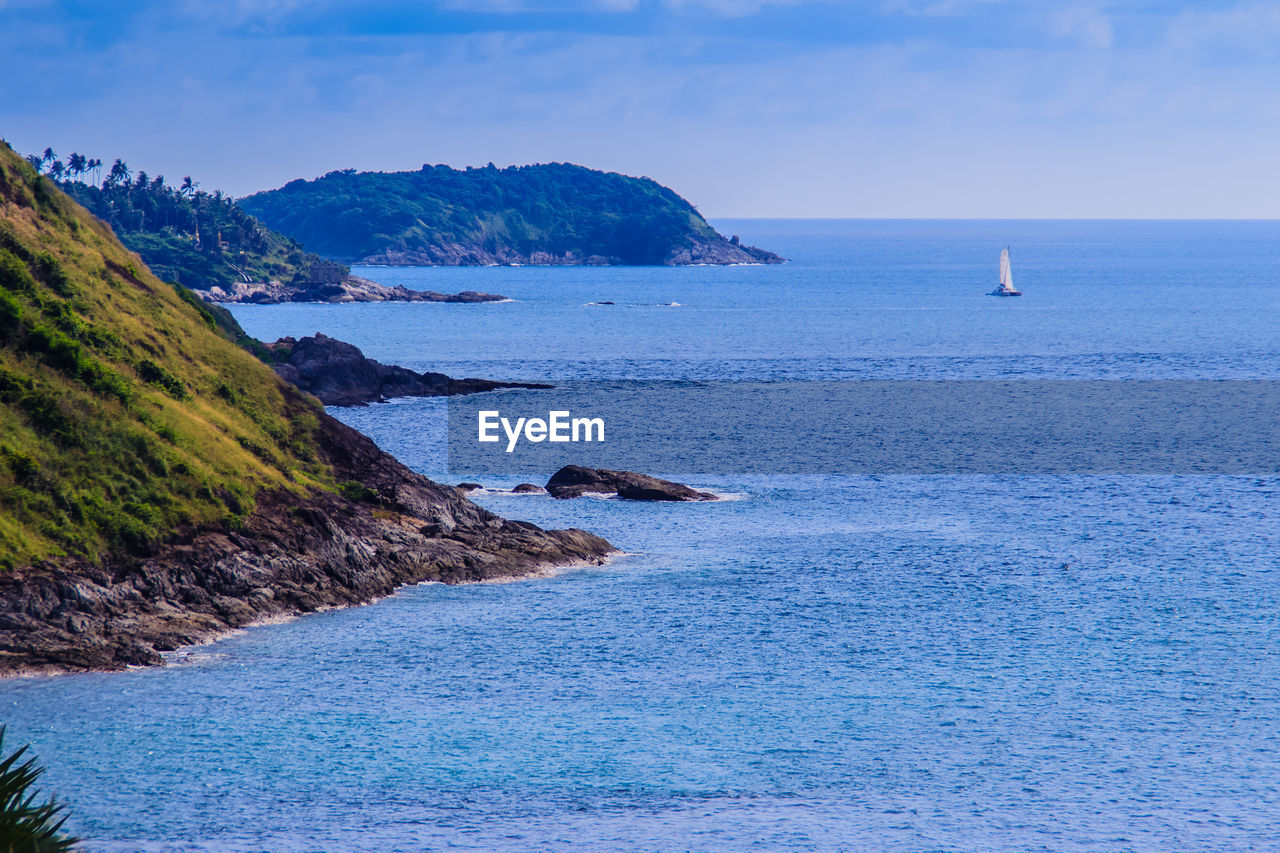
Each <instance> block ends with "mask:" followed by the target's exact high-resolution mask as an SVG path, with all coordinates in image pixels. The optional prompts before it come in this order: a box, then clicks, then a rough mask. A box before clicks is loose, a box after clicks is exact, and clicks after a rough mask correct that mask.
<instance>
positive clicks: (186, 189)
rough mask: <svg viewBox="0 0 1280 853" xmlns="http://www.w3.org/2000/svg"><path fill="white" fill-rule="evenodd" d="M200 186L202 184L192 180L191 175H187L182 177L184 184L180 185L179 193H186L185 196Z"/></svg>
mask: <svg viewBox="0 0 1280 853" xmlns="http://www.w3.org/2000/svg"><path fill="white" fill-rule="evenodd" d="M198 186H200V185H199V184H197V183H196V182H195V181H193V180H191V176H190V175H187V176H186V177H185V178H183V179H182V186H180V187H178V195H184V196H187V195H191V194H192V193H193V192H195V191H196V187H198Z"/></svg>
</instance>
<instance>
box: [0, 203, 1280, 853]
mask: <svg viewBox="0 0 1280 853" xmlns="http://www.w3.org/2000/svg"><path fill="white" fill-rule="evenodd" d="M725 228H726V229H731V230H732V231H734V232H736V233H740V234H741V235H742V237H743V238H744V239H745V240H747V241H748V242H754V243H759V244H760V245H763V246H766V247H768V248H772V249H776V250H778V251H780V252H782V253H783V254H785V255H787V256H788V257H790V258H792V259H793V262H792V263H791V264H788V265H786V266H784V267H738V268H727V269H720V268H693V269H685V270H663V269H617V270H614V269H537V268H514V269H463V270H421V269H366V270H363V271H362V273H363V274H365V275H368V276H369V277H372V278H377V279H380V280H383V281H387V282H390V283H404V284H407V285H409V286H414V287H422V288H429V289H434V290H445V291H453V290H462V289H478V290H487V291H491V292H498V293H502V294H504V295H507V296H510V297H512V298H513V300H515V301H512V302H509V303H503V304H495V305H355V306H351V305H344V306H329V305H317V306H251V307H242V308H237V309H236V314H237V316H238V317H239V318H240V320H241V321H242V322H243V323H244V325H245V327H246V328H247V329H248V331H249V332H250V333H252V334H254V335H257V336H259V337H263V338H268V339H270V338H274V337H276V336H278V335H283V334H294V335H299V334H310V333H313V332H315V331H323V332H325V333H327V334H331V335H334V336H336V337H340V338H343V339H345V340H349V341H351V342H353V343H356V344H357V345H359V346H361V347H362V348H364V349H365V351H366V352H367V353H368V354H369V355H372V356H374V357H376V358H379V359H381V360H383V361H387V362H397V363H401V364H405V365H408V366H411V367H416V368H419V369H425V368H432V369H440V370H445V371H446V372H449V373H452V374H455V375H459V374H463V375H478V376H489V377H494V378H526V379H541V378H551V379H557V378H558V379H582V378H622V377H638V376H640V377H649V376H664V377H680V378H717V379H719V378H753V379H754V378H770V377H773V378H783V377H785V378H792V379H804V378H813V379H831V378H858V377H873V376H874V377H877V378H883V377H890V378H911V377H917V376H918V377H944V376H945V377H960V378H964V377H988V376H1008V375H1016V376H1084V377H1123V378H1147V377H1178V378H1237V377H1267V378H1275V377H1276V376H1277V374H1278V373H1280V371H1278V370H1277V365H1278V364H1280V332H1278V331H1277V329H1280V324H1277V319H1278V317H1277V313H1278V312H1277V308H1278V307H1280V287H1278V285H1277V281H1276V278H1277V270H1278V269H1280V240H1277V238H1278V237H1280V233H1278V232H1280V226H1277V225H1275V224H1270V223H1261V224H1259V223H1051V222H1042V223H901V222H896V223H895V222H878V223H876V222H866V223H767V222H754V223H727V224H726V225H725ZM1006 243H1008V244H1011V246H1012V249H1013V257H1014V265H1015V276H1017V281H1018V284H1019V286H1020V287H1021V288H1022V289H1023V290H1024V291H1025V292H1026V296H1024V297H1023V298H1022V299H1021V300H996V299H992V298H988V297H985V296H983V295H982V294H983V293H984V292H985V291H986V290H990V289H991V287H992V286H993V282H992V281H991V278H993V275H994V270H995V259H996V257H997V255H998V253H999V249H1000V248H1002V247H1003V246H1004V245H1005V244H1006ZM593 301H614V302H616V303H618V304H617V305H615V306H588V305H586V304H585V303H588V302H593ZM670 302H677V303H679V305H677V306H671V305H663V304H662V303H670ZM438 413H439V404H438V402H437V401H430V400H427V401H422V400H418V401H410V402H401V403H393V404H387V405H379V406H371V407H368V408H363V409H351V410H345V411H340V412H338V414H339V415H340V416H341V417H343V418H344V419H345V420H347V421H348V422H350V423H352V424H353V425H355V426H357V427H359V428H360V429H362V430H365V431H366V432H368V433H369V434H370V435H372V436H373V437H374V438H375V439H376V440H377V441H378V442H379V443H380V444H381V445H383V446H384V447H385V448H387V449H388V450H390V451H392V452H393V453H395V454H397V455H398V456H400V457H401V458H402V459H403V460H404V461H406V462H407V463H409V464H410V465H412V466H414V467H417V468H418V469H419V470H423V471H425V472H427V473H433V472H438V469H439V464H440V454H439V443H438V436H437V435H436V434H435V433H433V432H432V430H430V429H428V428H427V427H426V426H425V425H427V424H429V423H430V422H431V421H432V418H433V417H435V416H436V415H438ZM549 473H550V472H528V476H527V477H526V478H525V479H529V480H535V481H539V480H541V479H544V478H545V477H546V476H547V475H548V474H549ZM514 482H515V481H512V482H497V483H486V485H490V486H494V487H504V486H507V487H509V486H511V485H513V484H514ZM695 485H699V486H703V487H707V488H713V489H716V490H718V491H722V492H726V493H730V494H732V495H734V496H735V498H736V499H734V500H729V501H724V502H720V503H715V504H701V505H689V506H670V505H648V504H634V503H626V502H620V501H613V500H592V499H585V500H579V501H564V502H558V501H553V500H551V499H549V498H547V497H545V496H513V495H505V494H501V493H498V492H496V491H486V492H482V493H480V494H479V495H478V497H477V499H478V500H479V501H481V502H482V503H484V504H485V505H487V506H489V507H490V508H492V509H494V510H495V511H498V512H500V513H502V514H504V515H508V516H511V517H515V518H522V519H527V520H530V521H533V522H535V523H538V524H542V525H552V526H569V525H572V526H579V527H584V528H587V529H590V530H594V531H597V532H600V533H601V534H602V535H604V536H606V537H607V538H608V539H610V540H611V541H612V542H614V543H615V544H617V545H618V546H619V547H621V548H623V549H624V550H625V551H626V552H627V554H626V556H623V557H620V558H617V559H615V560H614V561H612V562H611V563H609V564H608V565H606V566H603V567H599V568H590V569H574V570H569V571H564V572H559V573H555V574H553V575H551V576H549V577H544V578H534V579H527V580H522V581H517V582H511V583H501V584H488V585H474V586H461V587H445V586H441V585H422V586H417V587H412V588H409V589H406V590H404V591H403V592H401V593H400V594H398V595H396V596H393V597H391V598H389V599H386V600H383V601H380V602H378V603H376V604H373V605H370V606H367V607H362V608H355V609H350V610H344V611H332V612H327V613H322V614H316V615H312V616H308V617H305V618H302V619H298V620H294V621H291V622H287V623H284V624H279V625H270V626H263V627H260V628H255V629H252V630H249V631H245V632H241V633H239V634H237V635H235V636H232V637H230V638H228V639H225V640H223V641H221V642H218V643H214V644H211V645H208V646H204V647H200V648H197V649H194V650H190V651H189V652H188V653H185V654H182V655H179V656H177V657H176V659H175V662H174V665H173V666H171V667H168V668H165V669H156V670H140V671H131V672H125V673H117V674H93V675H79V676H68V677H60V678H54V679H47V678H44V679H24V680H17V681H8V682H4V683H0V708H3V712H2V714H0V717H2V718H3V720H4V722H5V723H7V725H8V726H9V735H8V737H10V738H13V739H15V740H17V741H32V742H33V743H34V746H35V748H36V750H37V751H38V753H39V755H40V756H41V758H42V759H43V760H44V761H45V763H47V764H48V766H49V774H48V777H47V779H48V782H49V785H50V786H51V787H53V788H56V789H57V790H58V791H59V792H60V794H61V795H62V796H63V797H64V798H65V799H67V800H68V801H69V802H70V803H71V804H72V807H73V810H74V815H75V817H74V828H75V830H76V831H77V832H79V833H80V834H83V835H85V836H86V837H88V838H89V839H90V844H89V847H90V849H94V850H120V851H124V850H138V849H144V850H145V849H150V850H272V851H275V850H286V851H291V850H298V851H304V850H305V851H310V850H345V849H351V850H371V851H372V850H416V849H474V850H494V849H509V850H528V849H582V850H602V849H622V850H744V849H788V850H790V849H799V850H804V849H819V850H839V849H855V850H861V849H869V850H952V849H955V850H972V849H1033V850H1034V849H1046V850H1099V849H1119V850H1128V849H1171V848H1177V849H1201V850H1208V849H1221V850H1227V849H1232V850H1234V849H1247V848H1253V849H1270V848H1273V847H1276V846H1277V845H1280V748H1278V747H1280V743H1277V739H1278V736H1280V735H1278V733H1280V671H1278V670H1280V656H1278V653H1277V652H1278V650H1277V640H1278V639H1280V621H1278V620H1277V613H1278V612H1280V577H1278V570H1280V559H1277V553H1280V547H1278V546H1280V524H1277V515H1278V511H1277V510H1278V504H1277V500H1278V497H1280V495H1278V485H1277V483H1276V481H1275V479H1274V478H1261V479H1259V478H1246V477H1229V478H1228V477H1218V478H1210V477H1155V476H1147V477H1124V476H1108V477H1101V476H1099V477H1026V476H1023V477H976V476H951V477H943V476H938V477H923V476H919V477H905V476H904V477H883V478H874V477H821V476H788V477H775V478H762V477H753V478H747V477H743V476H738V477H731V476H722V477H714V476H712V477H708V478H707V480H706V481H705V482H700V483H696V484H695Z"/></svg>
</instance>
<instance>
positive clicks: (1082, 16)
mask: <svg viewBox="0 0 1280 853" xmlns="http://www.w3.org/2000/svg"><path fill="white" fill-rule="evenodd" d="M1049 25H1050V28H1051V31H1052V33H1053V35H1055V36H1057V37H1059V38H1076V39H1079V41H1080V43H1081V44H1083V45H1084V46H1085V47H1111V45H1112V44H1113V43H1114V42H1115V35H1114V33H1113V32H1112V30H1111V19H1110V18H1109V17H1107V15H1106V14H1105V13H1103V12H1102V11H1101V10H1100V9H1098V8H1096V7H1091V6H1068V7H1066V8H1062V9H1058V10H1056V11H1055V12H1054V13H1053V14H1052V15H1051V16H1050V18H1049Z"/></svg>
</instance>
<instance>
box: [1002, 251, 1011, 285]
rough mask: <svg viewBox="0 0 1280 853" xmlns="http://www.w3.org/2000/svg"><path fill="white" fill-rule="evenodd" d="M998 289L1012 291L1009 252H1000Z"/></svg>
mask: <svg viewBox="0 0 1280 853" xmlns="http://www.w3.org/2000/svg"><path fill="white" fill-rule="evenodd" d="M1000 289H1001V290H1006V291H1008V290H1013V266H1012V265H1011V264H1010V263H1009V250H1008V249H1004V250H1002V251H1001V252H1000Z"/></svg>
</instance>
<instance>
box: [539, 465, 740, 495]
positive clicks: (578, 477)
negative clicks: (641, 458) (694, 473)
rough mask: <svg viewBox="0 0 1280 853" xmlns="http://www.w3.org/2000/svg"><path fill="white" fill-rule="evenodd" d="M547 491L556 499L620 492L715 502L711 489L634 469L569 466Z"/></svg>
mask: <svg viewBox="0 0 1280 853" xmlns="http://www.w3.org/2000/svg"><path fill="white" fill-rule="evenodd" d="M547 491H548V492H550V493H551V496H552V497H553V498H560V499H566V498H579V497H582V496H583V495H586V494H600V495H617V496H618V497H620V498H625V499H627V500H633V501H714V500H719V499H718V498H717V497H716V496H715V495H713V494H711V493H710V492H699V491H697V490H696V489H691V488H689V487H688V486H685V485H682V484H680V483H673V482H671V481H670V480H661V479H659V478H657V477H650V476H649V475H647V474H637V473H635V472H634V471H609V470H607V469H604V468H583V467H582V466H580V465H566V466H564V467H563V468H561V469H560V470H559V471H557V472H556V473H555V474H553V475H551V479H550V480H548V481H547Z"/></svg>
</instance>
